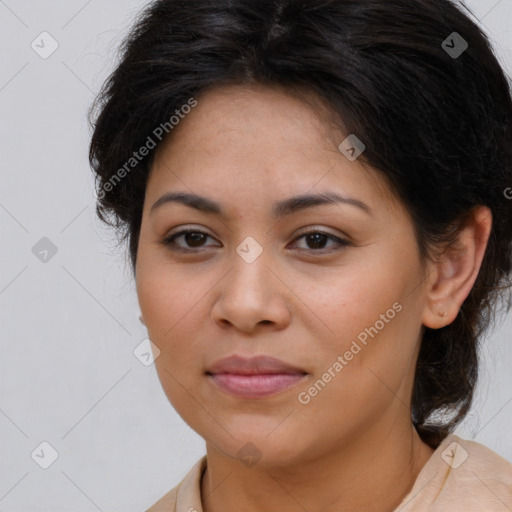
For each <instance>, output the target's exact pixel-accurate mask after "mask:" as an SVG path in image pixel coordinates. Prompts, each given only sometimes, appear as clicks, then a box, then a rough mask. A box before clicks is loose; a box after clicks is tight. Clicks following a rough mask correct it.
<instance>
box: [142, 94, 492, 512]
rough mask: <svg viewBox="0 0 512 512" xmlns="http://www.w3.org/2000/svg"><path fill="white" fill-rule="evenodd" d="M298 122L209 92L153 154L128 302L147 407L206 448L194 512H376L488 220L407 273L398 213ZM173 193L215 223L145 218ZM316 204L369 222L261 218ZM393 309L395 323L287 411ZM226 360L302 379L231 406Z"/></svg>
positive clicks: (393, 492)
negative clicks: (152, 402)
mask: <svg viewBox="0 0 512 512" xmlns="http://www.w3.org/2000/svg"><path fill="white" fill-rule="evenodd" d="M313 104H314V101H313V102H310V103H309V104H308V103H306V102H304V101H301V99H300V98H298V97H297V96H292V95H289V94H286V93H285V92H284V91H281V90H278V89H270V88H265V87H262V86H250V87H249V86H223V87H221V88H217V89H213V90H210V91H208V92H206V93H204V94H203V95H201V96H200V97H198V105H197V106H196V107H195V108H194V109H193V110H192V112H191V113H190V114H188V115H187V116H186V118H185V119H183V120H182V121H180V124H179V125H178V126H177V127H175V128H174V130H173V132H172V137H169V138H168V140H167V141H166V142H165V144H164V145H163V146H162V147H161V148H160V150H159V152H158V153H157V155H156V159H155V161H154V165H153V167H152V169H151V173H150V177H149V181H148V183H147V188H146V195H145V202H144V210H143V217H142V225H141V231H140V241H139V247H138V254H137V265H136V285H137V293H138V298H139V304H140V307H141V312H142V316H143V319H144V322H145V324H146V326H147V328H148V334H149V337H150V339H151V340H152V341H153V343H154V344H155V345H156V346H157V347H158V348H159V349H160V351H161V352H160V355H159V357H157V359H156V361H155V364H156V368H157V371H158V375H159V378H160V381H161V383H162V386H163V389H164V391H165V393H166V395H167V397H168V398H169V400H170V402H171V403H172V405H173V406H174V408H175V409H176V410H177V412H178V413H179V414H180V415H181V417H182V418H183V419H184V421H185V422H186V423H187V424H188V425H190V427H191V428H192V429H194V430H195V431H196V432H198V434H199V435H201V436H202V437H203V438H204V439H205V440H206V450H207V470H206V473H205V475H204V477H203V479H202V482H201V492H202V497H203V498H202V499H203V508H204V511H205V512H235V511H237V512H239V511H246V510H247V511H252V512H257V511H263V510H265V511H267V512H274V511H281V512H282V511H290V512H292V511H293V512H295V511H303V510H304V509H306V510H308V512H320V511H322V512H325V511H337V512H343V511H349V510H350V511H352V510H365V511H373V510H375V511H377V510H378V511H380V512H382V511H392V510H393V509H394V508H396V507H397V506H398V505H399V503H400V501H401V500H402V499H403V498H404V497H405V495H406V494H407V492H408V491H409V490H410V489H411V487H412V485H413V483H414V481H415V479H416V477H417V475H418V474H419V472H420V470H421V468H422V467H423V466H424V464H425V463H426V462H427V460H428V459H429V458H430V456H431V455H432V453H433V450H432V449H431V448H430V447H428V446H427V445H426V444H425V443H423V442H422V441H421V440H420V438H419V436H418V434H417V432H416V430H415V429H414V428H413V425H412V423H411V415H410V397H411V392H412V385H413V377H414V369H415V363H416V359H417V355H418V349H419V343H420V340H421V335H422V332H423V329H424V327H423V326H428V327H431V328H434V329H437V328H440V327H442V326H444V325H446V324H448V323H450V322H452V321H453V320H454V319H455V317H456V315H457V313H458V310H459V308H460V306H461V304H462V302H463V301H464V299H465V298H466V297H467V295H468V294H469V292H470V290H471V287H472V285H473V283H474V281H475V279H476V276H477V273H478V270H479V268H480V264H481V261H482V257H483V253H484V250H485V246H486V244H487V240H488V236H489V231H490V227H491V221H492V219H491V214H490V211H489V210H488V209H487V208H484V207H482V208H478V209H476V210H475V213H474V216H473V217H472V218H471V219H470V220H469V221H468V223H467V224H466V226H465V227H464V229H462V230H461V232H460V236H459V246H458V248H457V250H449V251H446V253H445V254H444V256H443V257H442V259H441V260H440V261H439V262H438V263H434V262H430V261H428V262H427V263H426V264H425V265H422V263H421V260H420V257H419V252H418V247H417V243H416V240H415V237H414V232H413V225H412V222H411V219H410V217H409V215H408V214H407V212H406V211H405V210H404V208H403V207H402V205H401V203H400V201H399V200H398V199H397V198H395V197H394V196H393V195H392V193H391V191H390V190H389V188H388V187H387V185H386V183H385V181H384V180H383V178H382V177H381V175H380V174H379V173H378V172H377V171H375V170H373V169H371V168H369V167H367V166H365V165H364V164H363V163H362V159H361V158H359V159H356V160H355V161H350V160H348V159H347V158H346V157H345V156H344V155H343V154H342V153H341V152H340V151H339V150H338V144H339V143H340V142H341V141H343V140H344V138H345V137H346V135H344V134H342V133H340V132H339V131H336V130H334V129H333V127H332V125H330V124H329V123H328V122H326V119H327V118H326V116H325V111H324V110H323V109H322V106H321V105H320V104H319V103H317V107H316V108H315V107H314V106H313ZM322 114H324V115H322ZM171 191H182V192H193V193H195V194H200V195H202V196H206V197H208V198H211V199H213V200H215V201H217V202H219V203H220V204H221V206H222V208H223V209H224V210H225V215H224V216H222V217H219V216H217V215H214V214H211V213H204V212H200V211H198V210H196V209H194V208H192V207H189V206H185V205H183V204H178V203H166V204H164V205H162V206H160V207H159V208H157V209H155V210H154V211H153V212H151V213H150V209H151V207H152V205H153V204H154V203H155V202H156V201H157V200H158V199H159V198H160V197H161V196H162V195H163V194H164V193H166V192H171ZM324 191H336V192H339V193H340V194H344V195H347V196H350V197H352V198H355V199H357V200H359V201H362V202H363V203H364V204H366V205H367V206H368V207H369V208H370V209H371V212H370V213H367V212H365V211H364V210H363V209H361V208H357V207H355V206H352V205H349V204H331V205H319V206H315V207H312V208H308V209H304V210H301V211H298V212H295V213H293V214H291V215H288V216H286V217H283V218H282V219H280V220H275V219H273V218H272V217H271V208H272V205H273V204H274V202H276V201H279V200H282V199H285V198H288V197H290V196H293V195H297V194H303V193H319V192H324ZM185 228H193V229H195V230H200V231H203V232H206V233H207V235H208V236H207V237H205V238H203V239H202V240H201V239H200V240H199V242H196V243H195V244H194V239H190V238H188V239H187V238H186V237H185V236H181V237H179V238H178V239H175V240H174V242H175V244H176V245H177V246H178V247H180V246H181V247H183V248H185V249H186V248H189V249H190V251H191V252H190V253H185V252H179V251H173V250H172V248H171V246H165V245H164V244H163V240H164V239H165V238H166V236H168V235H169V234H172V233H176V232H177V231H180V230H181V229H185ZM311 231H316V232H318V231H320V232H326V233H327V234H328V235H332V236H333V237H335V239H330V238H328V237H327V238H324V239H323V241H322V239H321V240H320V242H321V243H320V244H319V245H316V246H315V245H314V240H313V241H311V239H309V240H308V238H307V237H304V236H302V235H303V234H304V233H305V232H311ZM249 236H250V237H253V238H254V239H255V240H256V241H257V242H258V243H259V245H260V246H261V248H262V253H261V254H260V256H259V257H258V258H257V259H256V260H255V261H253V262H251V263H248V262H247V261H245V260H244V259H243V258H242V257H240V255H239V254H238V253H237V252H236V248H237V247H238V246H239V245H240V244H241V242H242V241H243V240H244V239H245V238H246V237H249ZM336 238H338V239H342V240H346V241H347V242H348V245H338V244H337V243H336ZM322 244H323V245H322ZM194 251H195V253H194ZM394 303H399V304H400V305H401V306H402V309H401V311H400V312H397V313H396V315H395V316H394V318H393V319H392V320H389V321H388V322H386V323H385V325H384V327H383V328H382V329H380V330H379V332H378V334H377V335H376V336H374V338H369V339H368V343H367V345H366V346H363V347H362V350H361V351H360V352H358V353H357V354H356V355H354V357H353V359H352V360H350V361H348V364H347V365H346V366H344V367H343V370H342V371H340V372H339V373H338V374H337V375H336V377H334V378H332V379H331V381H330V382H329V383H328V384H327V385H326V386H325V387H324V388H323V389H322V390H321V392H318V393H317V395H316V396H314V397H312V398H311V401H310V402H309V403H307V404H302V403H300V402H299V401H298V394H299V393H300V392H304V391H307V390H308V389H309V388H310V387H311V386H312V385H313V383H315V382H316V381H318V379H320V378H321V377H322V375H323V374H324V373H325V372H326V371H327V369H328V368H329V367H332V365H333V363H334V362H335V361H336V360H337V357H338V356H343V355H344V354H345V352H346V351H347V350H349V348H350V346H351V343H352V341H353V340H355V339H356V338H357V336H358V334H360V333H361V332H363V331H364V330H365V328H368V327H370V326H374V325H375V323H376V321H377V320H379V319H380V318H381V315H382V314H385V313H386V311H387V310H389V309H390V308H392V305H393V304H394ZM443 311H444V312H446V313H447V315H446V316H444V317H441V316H439V312H443ZM232 354H240V355H244V356H252V355H258V354H266V355H270V356H273V357H276V358H278V359H281V360H284V361H285V362H287V363H289V364H292V365H294V366H298V367H300V368H302V369H304V371H305V372H307V374H308V375H307V376H306V377H305V378H304V381H302V382H301V383H299V384H298V385H295V386H293V387H292V388H289V389H287V390H285V391H282V392H280V393H277V394H275V395H273V396H270V397H266V398H264V399H242V398H239V397H234V396H232V395H229V394H227V393H226V392H224V391H222V390H220V389H219V388H218V387H216V386H215V385H214V384H212V383H211V381H210V379H208V378H207V376H206V375H205V370H206V369H207V368H208V367H209V366H210V365H211V364H212V363H213V362H214V361H217V360H219V359H220V358H223V357H226V356H229V355H232ZM248 442H250V443H252V445H254V447H255V448H254V449H253V451H254V453H255V454H256V453H257V454H258V456H260V458H259V460H257V463H256V464H255V465H251V466H249V465H247V464H245V463H244V462H243V461H242V460H240V458H239V457H237V453H238V451H239V450H240V449H241V448H242V447H243V446H244V445H246V443H248Z"/></svg>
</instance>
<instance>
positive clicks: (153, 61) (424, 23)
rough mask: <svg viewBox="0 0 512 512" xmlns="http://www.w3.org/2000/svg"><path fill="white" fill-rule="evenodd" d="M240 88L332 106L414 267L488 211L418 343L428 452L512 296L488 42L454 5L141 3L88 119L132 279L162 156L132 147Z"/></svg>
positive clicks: (462, 406)
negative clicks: (401, 222)
mask: <svg viewBox="0 0 512 512" xmlns="http://www.w3.org/2000/svg"><path fill="white" fill-rule="evenodd" d="M466 45H467V47H466ZM235 83H236V84H263V85H268V86H275V87H282V88H285V89H288V90H290V91H292V90H293V89H294V88H300V89H305V90H308V91H310V92H311V93H312V94H313V95H315V97H318V98H321V99H322V100H323V101H324V102H326V103H327V104H328V105H330V107H331V109H332V111H333V112H334V113H335V114H337V115H338V116H339V120H340V122H342V123H343V125H344V127H345V128H346V130H347V134H348V133H354V134H357V137H358V138H359V139H361V140H362V141H363V142H364V144H365V145H366V149H365V151H364V153H363V154H362V155H361V157H360V158H362V159H363V161H364V162H365V163H367V164H368V165H370V166H371V167H373V168H374V169H377V170H378V171H379V172H381V173H382V175H383V176H385V178H386V179H387V181H388V182H389V184H390V186H391V188H392V190H393V191H394V192H395V193H396V196H397V197H398V198H399V199H400V200H401V202H402V203H403V204H404V206H405V207H406V208H407V210H408V211H409V213H410V215H411V218H412V220H413V222H414V226H415V230H416V235H417V241H418V247H419V249H420V253H421V255H422V259H424V258H426V257H433V255H434V253H435V249H439V248H440V247H443V246H446V244H450V243H453V240H454V239H455V236H456V234H457V230H458V229H459V227H460V225H461V223H462V222H463V221H464V219H465V218H466V216H467V215H468V212H470V211H471V209H472V208H474V207H476V206H477V205H486V206H488V207H489V208H490V209H491V211H492V214H493V227H492V232H491V236H490V240H489V243H488V247H487V250H486V253H485V257H484V261H483V264H482V267H481V269H480V272H479V274H478V277H477V279H476V283H475V285H474V287H473V289H472V291H471V293H470V294H469V296H468V297H467V299H466V300H465V301H464V303H463V305H462V308H461V309H460V312H459V314H458V316H457V318H456V319H455V320H454V321H453V322H452V323H451V324H449V325H447V326H445V327H443V328H441V329H437V330H434V329H429V328H425V331H424V335H423V339H422V344H421V350H420V354H419V358H418V362H417V369H416V375H415V382H414V389H413V396H412V421H413V423H414V425H415V427H416V428H417V430H418V432H419V434H420V436H421V437H422V438H423V440H425V441H426V442H427V443H429V444H430V445H431V446H432V447H436V446H437V445H438V444H439V443H440V441H441V440H442V439H444V437H445V436H446V435H447V434H448V433H449V432H451V431H452V430H453V429H454V428H455V426H456V425H457V424H458V423H459V422H460V421H461V420H462V419H463V418H464V416H465V415H466V413H467V411H468V409H469V407H470V405H471V401H472V397H473V391H474V387H475V383H476V379H477V373H478V372H477V369H478V357H477V356H478V341H479V339H480V336H481V334H482V333H483V331H484V329H486V328H487V327H488V325H489V324H490V322H491V320H492V319H493V313H495V312H496V310H497V306H498V304H500V303H501V300H500V299H502V298H503V297H502V292H503V291H504V290H505V289H508V290H509V291H510V288H508V287H509V286H510V283H509V280H508V278H509V276H510V271H511V239H512V199H510V196H512V189H510V187H512V99H511V90H510V84H509V81H508V80H507V77H506V75H505V73H504V71H503V69H502V68H501V67H500V65H499V63H498V61H497V59H496V57H495V55H494V53H493V50H492V47H491V45H490V43H489V41H488V39H487V37H486V36H485V34H484V33H483V32H482V31H481V30H480V28H479V27H478V25H476V24H475V23H474V22H473V21H472V20H471V19H470V17H469V16H468V15H467V14H466V13H465V12H464V11H463V7H461V6H456V5H454V4H453V3H452V2H450V1H449V0H305V1H298V0H263V1H260V0H159V1H154V2H152V3H150V4H149V5H148V6H147V8H146V9H145V10H144V11H143V12H142V13H141V14H140V17H139V18H138V19H137V20H136V23H135V24H134V26H133V28H132V30H131V32H130V33H129V35H128V36H127V37H126V39H125V40H124V42H123V44H122V46H121V48H120V62H119V64H118V65H117V67H116V69H115V70H114V71H113V73H112V74H111V76H110V77H109V78H108V80H107V81H106V82H105V84H104V87H103V89H102V90H101V92H100V94H99V96H98V97H97V99H96V101H95V103H94V104H93V106H92V108H91V111H90V113H89V114H90V122H91V125H92V126H93V128H94V133H93V135H92V140H91V145H90V163H91V166H92V168H93V170H94V172H95V176H96V180H97V182H96V183H97V193H98V203H97V213H98V215H99V217H100V218H101V219H102V220H103V221H104V222H106V223H107V224H109V225H110V226H113V227H115V228H116V231H117V232H118V234H119V235H120V236H119V240H120V242H124V241H125V240H126V239H127V238H128V239H129V249H130V256H131V262H132V265H133V272H134V273H135V263H136V255H137V246H138V240H139V231H140V225H141V217H142V207H143V203H144V192H145V187H146V182H147V177H148V173H149V171H150V169H151V165H152V162H153V159H154V155H155V152H156V150H157V149H158V147H157V148H156V149H151V151H149V154H148V155H147V156H146V157H144V158H140V160H139V159H137V161H136V162H135V160H130V159H131V158H132V159H133V158H134V156H133V152H134V151H137V150H138V149H139V148H141V147H144V146H146V147H148V145H149V143H148V141H149V138H151V140H152V141H153V143H154V146H160V141H161V140H165V137H166V136H172V127H173V122H171V121H170V119H171V117H172V116H179V115H180V112H181V113H183V111H182V110H181V109H182V106H183V105H186V104H187V103H188V102H190V100H191V98H197V97H199V95H200V94H201V92H204V91H205V90H206V89H207V88H211V87H217V86H222V85H223V84H235ZM157 127H160V131H158V130H156V129H157ZM155 130H156V133H159V134H160V136H161V135H164V136H161V137H160V138H159V137H157V136H156V135H155ZM163 130H164V131H165V134H164V131H163ZM148 137H149V138H148ZM127 162H131V163H130V165H129V166H127ZM132 164H133V165H132ZM121 169H124V172H121V171H120V170H121ZM132 169H133V170H132ZM121 175H122V176H121ZM507 191H509V194H507ZM509 307H510V306H509ZM440 414H441V416H439V415H440Z"/></svg>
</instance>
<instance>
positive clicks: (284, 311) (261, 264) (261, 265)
mask: <svg viewBox="0 0 512 512" xmlns="http://www.w3.org/2000/svg"><path fill="white" fill-rule="evenodd" d="M279 274H280V272H279V269H278V265H276V264H275V262H273V261H272V259H271V258H270V257H267V255H266V254H265V251H263V253H262V254H261V255H260V256H259V257H258V258H257V259H256V260H255V261H252V262H251V263H249V262H247V261H245V260H244V259H243V258H242V257H240V256H239V255H238V254H237V253H236V252H235V253H234V255H233V258H232V268H231V271H230V272H229V273H228V274H227V275H226V277H225V279H223V280H222V281H221V283H219V285H218V286H219V287H218V288H217V289H218V297H217V299H216V301H215V304H214V306H213V309H212V316H213V319H214V321H215V322H216V323H217V324H218V325H219V326H220V327H222V328H226V327H227V326H233V327H234V328H236V329H238V330H240V331H243V332H245V333H253V332H254V331H255V330H256V329H258V328H259V327H258V326H260V327H261V326H262V325H270V326H271V327H270V328H271V329H276V330H279V329H283V328H285V327H286V325H287V324H288V323H289V322H290V317H291V310H290V300H289V299H290V298H291V295H292V292H291V291H290V289H289V288H288V287H287V286H286V281H285V279H283V277H282V276H280V275H279Z"/></svg>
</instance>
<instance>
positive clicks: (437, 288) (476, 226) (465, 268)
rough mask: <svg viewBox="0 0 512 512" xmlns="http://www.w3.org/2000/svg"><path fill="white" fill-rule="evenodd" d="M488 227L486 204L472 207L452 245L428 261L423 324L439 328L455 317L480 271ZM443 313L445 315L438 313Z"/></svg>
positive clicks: (488, 215) (490, 215)
mask: <svg viewBox="0 0 512 512" xmlns="http://www.w3.org/2000/svg"><path fill="white" fill-rule="evenodd" d="M491 227H492V213H491V210H490V209H489V208H488V207H487V206H477V207H475V208H474V209H473V210H472V213H471V215H470V216H469V218H468V219H467V220H466V222H465V224H464V226H463V227H462V228H461V229H460V231H459V233H458V235H457V241H456V243H455V244H454V246H451V247H449V248H448V249H446V251H445V252H444V253H443V254H442V256H440V258H439V260H438V262H437V263H435V264H434V263H432V268H431V270H430V273H429V282H428V285H427V288H426V294H427V295H426V304H425V309H424V311H423V316H422V322H423V325H425V326H426V327H430V328H431V329H439V328H441V327H444V326H445V325H448V324H450V323H452V322H453V321H454V320H455V318H456V317H457V315H458V313H459V310H460V308H461V306H462V303H463V302H464V300H465V299H466V297H467V296H468V295H469V293H470V291H471V288H472V287H473V285H474V283H475V281H476V278H477V276H478V272H479V271H480V266H481V265H482V261H483V258H484V254H485V249H486V247H487V242H488V240H489V235H490V233H491ZM443 313H446V315H445V316H442V314H443Z"/></svg>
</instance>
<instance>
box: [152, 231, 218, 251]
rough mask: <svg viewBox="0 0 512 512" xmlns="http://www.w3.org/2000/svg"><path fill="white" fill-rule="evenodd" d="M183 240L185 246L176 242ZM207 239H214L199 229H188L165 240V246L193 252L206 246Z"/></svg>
mask: <svg viewBox="0 0 512 512" xmlns="http://www.w3.org/2000/svg"><path fill="white" fill-rule="evenodd" d="M180 238H183V240H184V242H185V246H183V245H181V244H177V243H176V240H178V239H180ZM207 238H212V237H210V235H208V233H204V232H203V231H198V230H197V229H195V230H192V229H186V230H183V231H178V232H177V233H174V234H172V235H170V236H168V237H167V238H165V239H164V240H163V242H162V243H163V244H164V245H165V246H170V247H171V248H172V249H177V250H184V251H186V250H189V249H190V250H193V249H197V248H201V247H203V246H204V242H205V241H206V239H207Z"/></svg>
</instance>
